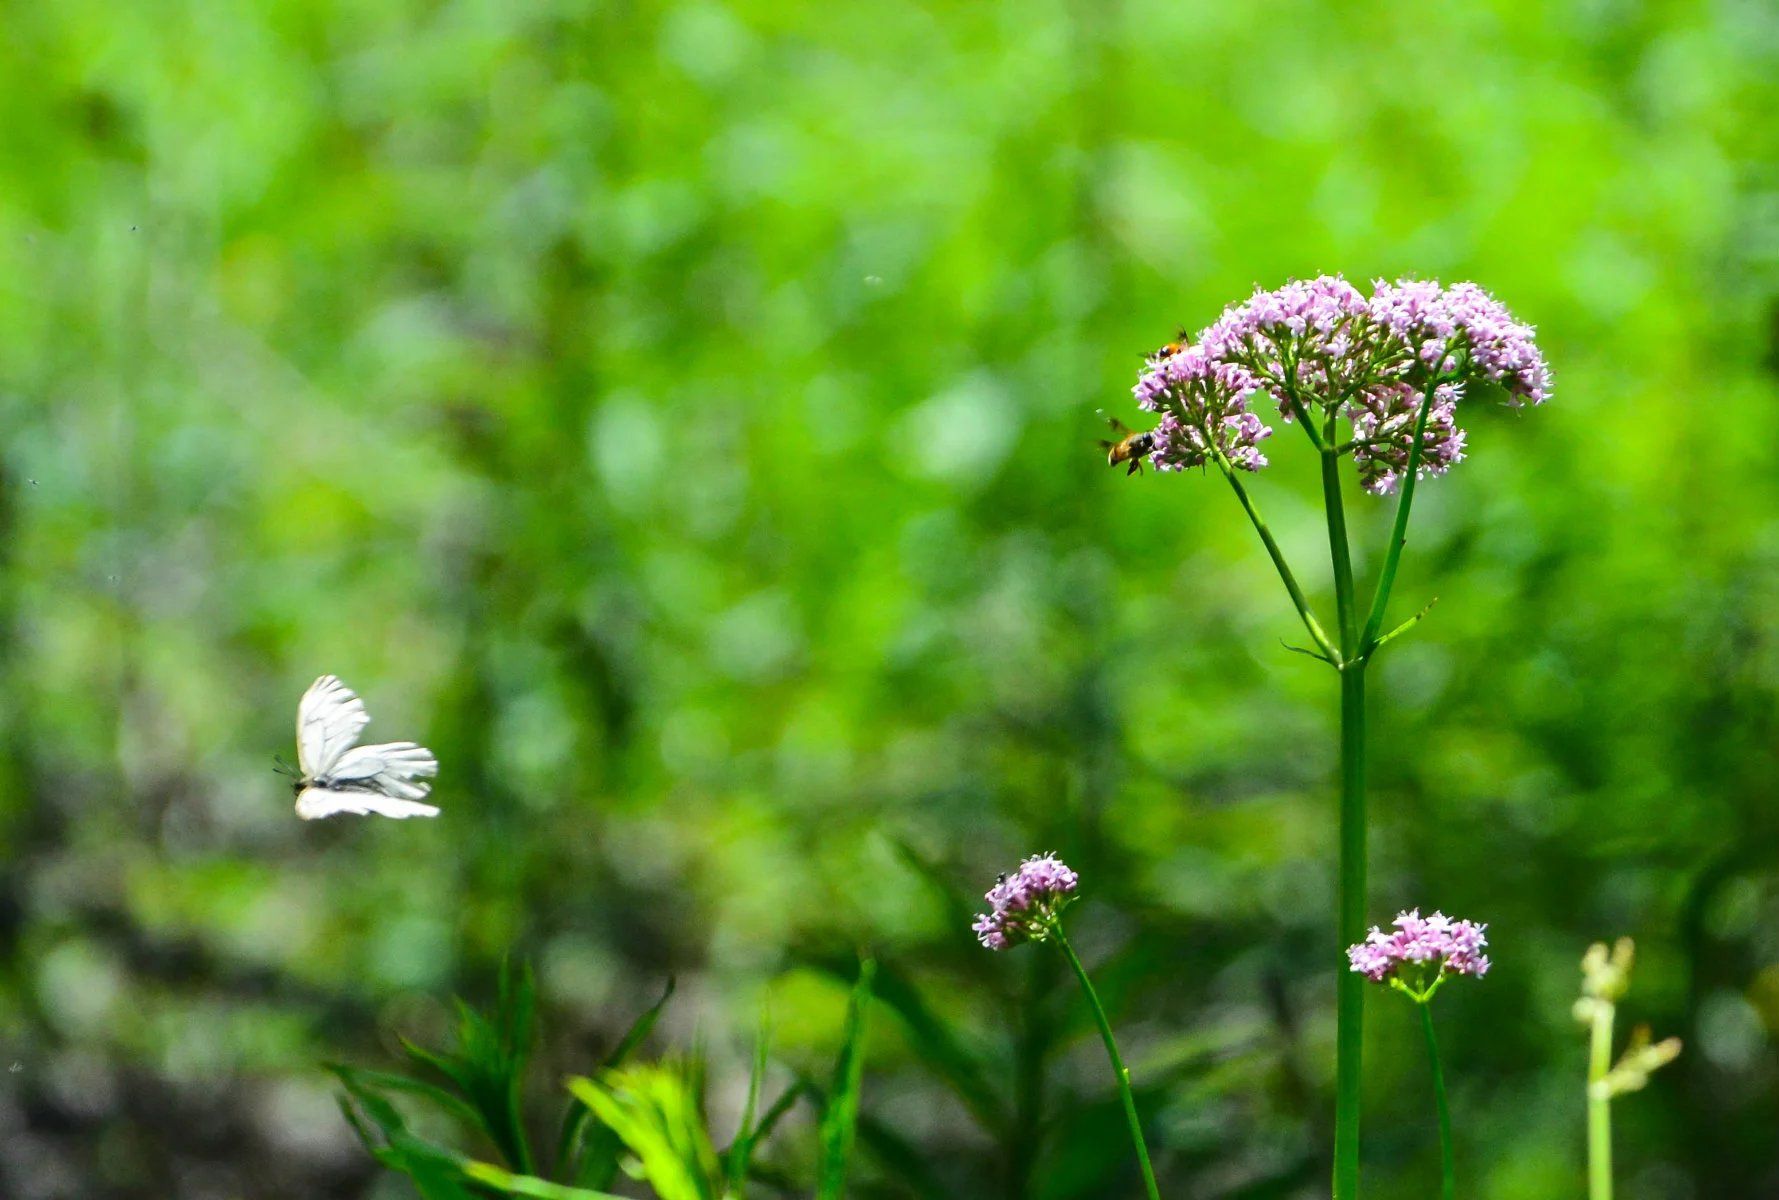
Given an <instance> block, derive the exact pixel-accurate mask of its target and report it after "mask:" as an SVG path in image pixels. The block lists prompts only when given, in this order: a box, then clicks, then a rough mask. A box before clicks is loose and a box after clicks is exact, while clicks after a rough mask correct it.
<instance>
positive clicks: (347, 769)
mask: <svg viewBox="0 0 1779 1200" xmlns="http://www.w3.org/2000/svg"><path fill="white" fill-rule="evenodd" d="M438 773H439V760H438V759H437V758H436V757H434V755H433V752H432V751H431V750H428V749H427V748H426V747H425V746H421V745H418V744H416V743H414V742H384V743H382V744H380V745H376V746H355V747H353V748H352V749H351V750H348V751H347V752H346V753H345V754H344V755H342V756H341V757H340V761H339V762H337V763H335V764H334V769H333V774H332V775H330V776H329V777H328V778H329V779H330V780H332V781H334V782H337V783H344V782H351V783H358V784H367V785H369V786H370V787H373V788H376V789H377V790H378V791H380V792H382V793H383V794H384V795H387V796H393V797H395V798H396V799H399V800H418V799H420V798H421V797H423V796H425V795H426V793H427V791H428V790H429V789H430V788H431V787H432V785H431V784H429V783H421V782H419V781H420V780H422V779H430V778H432V777H433V776H434V775H437V774H438Z"/></svg>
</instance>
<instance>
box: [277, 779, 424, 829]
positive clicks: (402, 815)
mask: <svg viewBox="0 0 1779 1200" xmlns="http://www.w3.org/2000/svg"><path fill="white" fill-rule="evenodd" d="M296 813H297V816H299V817H301V818H302V819H303V820H305V821H315V820H319V819H321V818H322V817H331V816H335V815H337V814H339V813H355V814H357V815H358V816H361V817H362V816H368V815H370V814H373V813H374V814H376V815H377V816H380V817H391V818H393V819H395V820H397V821H402V820H406V819H407V818H408V817H436V816H438V815H439V810H438V809H436V808H434V807H433V806H432V805H430V804H418V803H416V802H414V801H412V800H402V799H398V798H396V797H394V796H385V795H383V794H382V793H381V792H358V791H340V790H337V789H334V788H319V787H312V788H304V789H303V791H302V794H301V795H299V796H298V797H297V802H296Z"/></svg>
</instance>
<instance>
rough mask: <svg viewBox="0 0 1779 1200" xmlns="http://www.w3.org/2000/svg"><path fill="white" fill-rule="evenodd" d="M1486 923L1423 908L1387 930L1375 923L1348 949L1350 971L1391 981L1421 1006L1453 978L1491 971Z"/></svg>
mask: <svg viewBox="0 0 1779 1200" xmlns="http://www.w3.org/2000/svg"><path fill="white" fill-rule="evenodd" d="M1488 928H1489V927H1488V926H1487V925H1480V924H1478V923H1476V922H1475V921H1455V920H1453V919H1452V918H1450V917H1448V916H1446V915H1445V914H1444V913H1440V912H1436V913H1434V914H1433V915H1432V916H1429V917H1423V916H1422V915H1421V910H1420V909H1418V908H1417V909H1411V910H1409V911H1408V912H1405V913H1398V914H1397V916H1396V920H1395V921H1394V922H1393V923H1392V925H1391V928H1390V930H1389V931H1388V932H1385V931H1384V930H1381V929H1379V928H1377V927H1376V926H1375V925H1374V926H1373V927H1372V930H1371V932H1370V933H1369V934H1367V935H1366V938H1365V940H1364V941H1362V942H1360V943H1358V944H1357V945H1354V946H1349V947H1348V948H1347V962H1348V964H1349V965H1350V966H1351V968H1352V969H1353V970H1354V971H1356V972H1358V973H1359V974H1361V975H1363V976H1365V978H1367V979H1369V980H1371V981H1372V982H1373V983H1387V984H1388V985H1389V986H1391V987H1393V988H1395V989H1396V990H1397V991H1400V992H1405V993H1407V994H1408V996H1409V997H1410V998H1411V999H1414V1000H1416V1001H1418V1002H1420V1003H1422V1004H1425V1003H1426V1002H1427V1001H1429V1000H1431V999H1432V998H1433V993H1434V992H1436V991H1438V990H1439V987H1440V985H1441V984H1443V983H1444V982H1445V981H1446V980H1447V979H1448V978H1450V977H1451V976H1453V975H1475V976H1478V977H1481V976H1483V975H1487V974H1488V973H1489V957H1488V955H1487V954H1485V953H1483V952H1484V951H1485V950H1486V949H1488V945H1489V939H1488V937H1487V933H1488Z"/></svg>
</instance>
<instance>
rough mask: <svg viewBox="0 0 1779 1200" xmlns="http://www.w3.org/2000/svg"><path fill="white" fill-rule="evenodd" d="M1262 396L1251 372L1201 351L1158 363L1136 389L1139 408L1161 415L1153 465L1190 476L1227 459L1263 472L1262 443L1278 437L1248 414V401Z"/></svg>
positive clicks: (1189, 351)
mask: <svg viewBox="0 0 1779 1200" xmlns="http://www.w3.org/2000/svg"><path fill="white" fill-rule="evenodd" d="M1259 390H1260V383H1259V381H1257V380H1256V379H1255V378H1254V377H1253V376H1252V375H1250V374H1248V372H1247V371H1245V370H1244V369H1242V368H1241V367H1238V366H1236V365H1234V364H1233V363H1229V362H1223V361H1219V360H1218V359H1215V358H1212V357H1211V356H1210V355H1208V354H1206V353H1205V352H1204V350H1203V349H1202V348H1200V347H1198V346H1186V347H1183V348H1182V349H1180V350H1179V351H1178V352H1176V353H1174V354H1170V355H1167V356H1166V357H1163V358H1158V359H1156V360H1155V362H1154V364H1153V366H1152V368H1151V369H1150V370H1149V371H1148V372H1146V373H1145V374H1144V376H1143V378H1142V379H1141V380H1139V381H1138V383H1137V387H1136V396H1137V403H1138V404H1139V405H1141V406H1142V407H1144V408H1146V409H1148V410H1149V411H1151V412H1159V413H1160V414H1161V423H1160V424H1158V425H1157V426H1156V427H1155V449H1154V450H1153V451H1152V452H1151V454H1150V456H1149V460H1150V461H1151V462H1153V463H1154V464H1155V466H1156V467H1157V468H1158V469H1160V470H1163V471H1184V470H1185V469H1187V468H1188V467H1202V466H1204V465H1205V463H1206V462H1207V461H1209V460H1210V458H1211V457H1212V456H1213V455H1221V456H1222V457H1223V459H1224V461H1226V462H1228V463H1229V465H1230V466H1233V467H1238V468H1240V469H1241V470H1243V471H1258V470H1259V469H1260V468H1261V467H1264V466H1265V465H1266V456H1265V455H1264V454H1262V453H1260V443H1261V442H1263V441H1265V440H1266V439H1267V438H1269V437H1271V436H1272V430H1271V429H1269V428H1267V426H1266V424H1265V423H1264V422H1263V421H1261V419H1260V418H1259V417H1257V416H1255V415H1254V414H1253V413H1251V412H1249V411H1248V397H1249V396H1252V395H1253V394H1254V393H1255V392H1257V391H1259Z"/></svg>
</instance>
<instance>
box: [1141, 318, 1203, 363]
mask: <svg viewBox="0 0 1779 1200" xmlns="http://www.w3.org/2000/svg"><path fill="white" fill-rule="evenodd" d="M1191 339H1192V335H1191V334H1189V333H1187V332H1186V327H1185V326H1184V325H1182V326H1180V331H1179V332H1178V333H1177V334H1175V335H1174V340H1173V341H1171V342H1163V343H1162V344H1161V345H1160V346H1159V347H1158V348H1156V349H1154V350H1151V351H1150V352H1149V353H1148V354H1147V355H1146V356H1145V357H1146V358H1147V359H1148V360H1149V361H1150V362H1152V363H1153V362H1160V361H1161V360H1162V359H1164V358H1172V357H1173V356H1174V355H1176V354H1178V353H1179V352H1180V351H1182V350H1184V349H1185V348H1186V347H1187V346H1189V345H1191V344H1192V343H1191Z"/></svg>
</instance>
